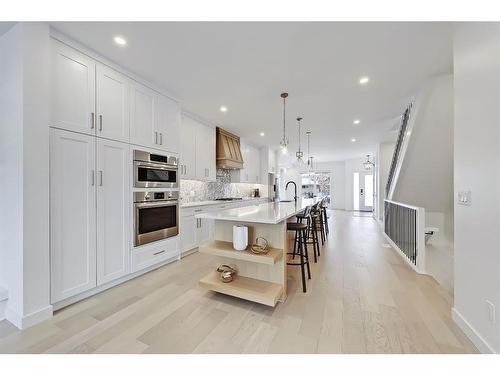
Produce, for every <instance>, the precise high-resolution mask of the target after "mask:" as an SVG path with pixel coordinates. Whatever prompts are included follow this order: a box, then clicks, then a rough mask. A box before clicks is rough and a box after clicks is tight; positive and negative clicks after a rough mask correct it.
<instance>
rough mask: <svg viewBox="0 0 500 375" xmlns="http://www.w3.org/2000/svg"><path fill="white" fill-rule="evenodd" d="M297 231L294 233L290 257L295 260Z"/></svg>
mask: <svg viewBox="0 0 500 375" xmlns="http://www.w3.org/2000/svg"><path fill="white" fill-rule="evenodd" d="M297 240H298V238H297V231H295V236H294V240H293V255H292V259H295V254H297Z"/></svg>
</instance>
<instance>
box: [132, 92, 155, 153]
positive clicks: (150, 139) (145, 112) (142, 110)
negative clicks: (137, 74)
mask: <svg viewBox="0 0 500 375" xmlns="http://www.w3.org/2000/svg"><path fill="white" fill-rule="evenodd" d="M130 91H131V93H130V143H133V144H136V145H140V146H144V147H157V143H159V139H158V132H157V131H156V132H155V104H156V92H155V91H153V90H151V89H150V88H149V87H146V86H144V85H141V84H139V83H137V82H134V83H133V84H132V85H131V88H130Z"/></svg>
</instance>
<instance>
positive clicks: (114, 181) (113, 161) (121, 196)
mask: <svg viewBox="0 0 500 375" xmlns="http://www.w3.org/2000/svg"><path fill="white" fill-rule="evenodd" d="M96 183H97V285H101V284H105V283H107V282H110V281H112V280H114V279H117V278H119V277H121V276H124V275H126V274H128V273H129V269H130V243H129V240H130V225H131V224H130V206H131V204H132V203H131V197H130V192H129V190H130V189H129V186H130V161H129V146H128V145H126V144H124V143H121V142H115V141H109V140H104V139H99V140H98V141H97V179H96Z"/></svg>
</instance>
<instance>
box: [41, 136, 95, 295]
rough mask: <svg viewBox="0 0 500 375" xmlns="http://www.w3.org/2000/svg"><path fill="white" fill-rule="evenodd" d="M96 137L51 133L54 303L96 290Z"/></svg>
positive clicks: (52, 283)
mask: <svg viewBox="0 0 500 375" xmlns="http://www.w3.org/2000/svg"><path fill="white" fill-rule="evenodd" d="M95 177H96V176H95V138H94V137H92V136H88V135H84V134H79V133H74V132H68V131H64V130H59V129H51V130H50V270H51V277H50V279H51V301H52V303H55V302H58V301H61V300H63V299H66V298H68V297H72V296H74V295H77V294H79V293H82V292H84V291H86V290H89V289H92V288H94V287H95V286H96V207H95V205H96V187H95V184H96V178H95Z"/></svg>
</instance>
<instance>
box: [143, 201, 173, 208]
mask: <svg viewBox="0 0 500 375" xmlns="http://www.w3.org/2000/svg"><path fill="white" fill-rule="evenodd" d="M178 205H179V201H177V200H175V201H170V202H162V203H150V202H145V203H134V206H135V207H136V208H154V207H168V206H178Z"/></svg>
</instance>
